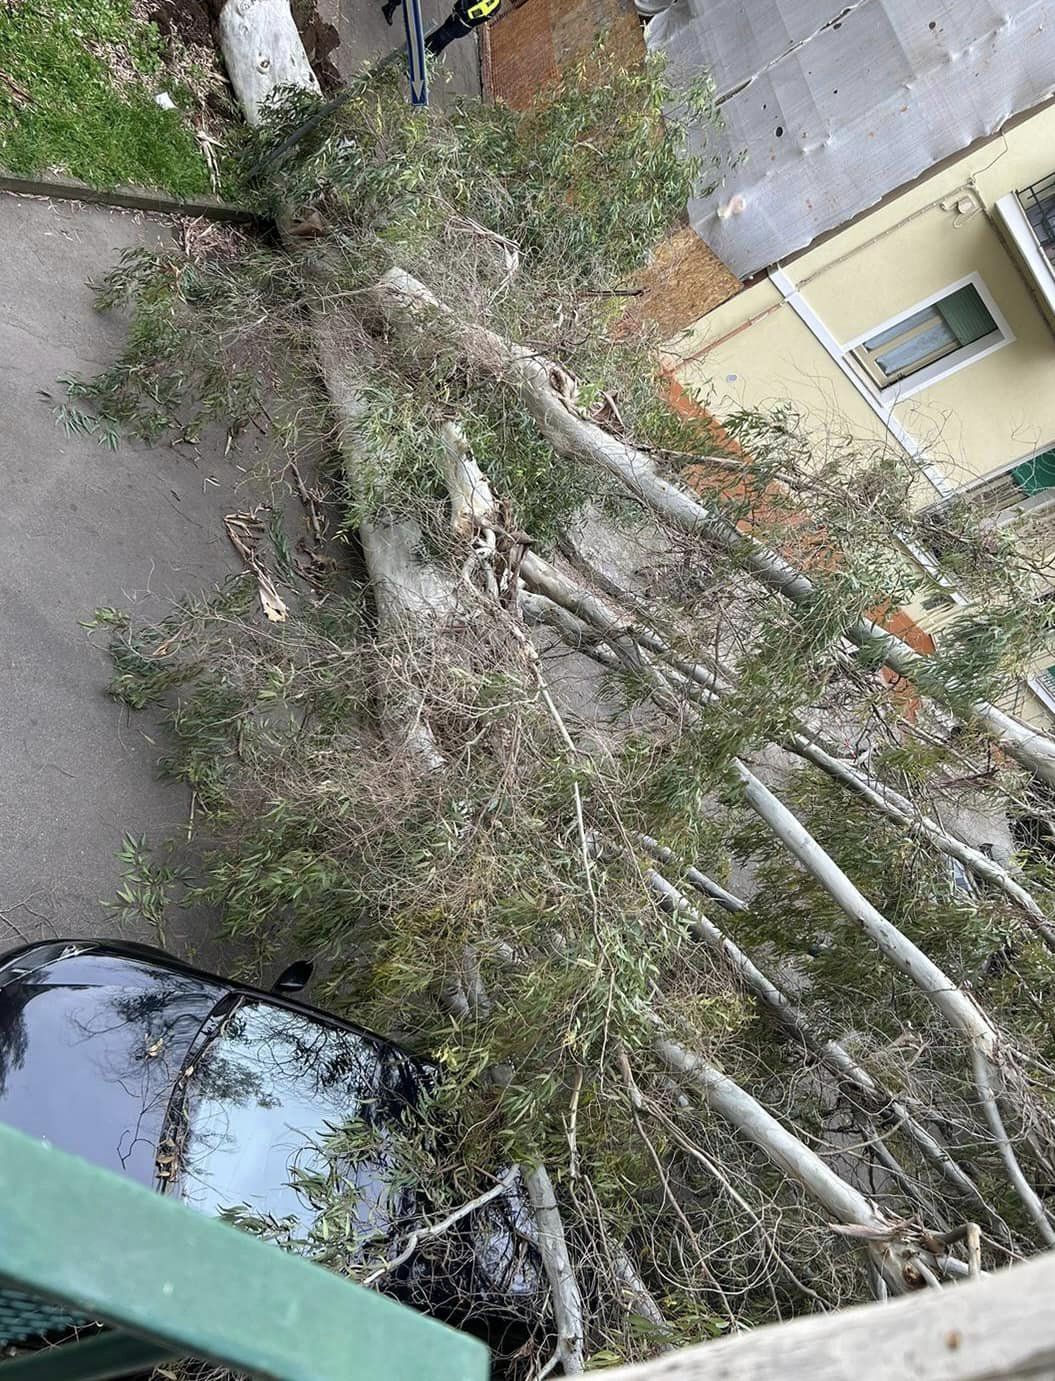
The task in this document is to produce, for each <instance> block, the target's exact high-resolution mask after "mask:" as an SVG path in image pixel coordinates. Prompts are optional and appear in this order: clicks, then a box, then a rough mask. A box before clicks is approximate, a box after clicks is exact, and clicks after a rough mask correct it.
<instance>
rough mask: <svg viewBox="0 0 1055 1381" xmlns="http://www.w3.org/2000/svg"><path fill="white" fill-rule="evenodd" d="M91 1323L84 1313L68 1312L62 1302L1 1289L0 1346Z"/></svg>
mask: <svg viewBox="0 0 1055 1381" xmlns="http://www.w3.org/2000/svg"><path fill="white" fill-rule="evenodd" d="M90 1322H91V1320H90V1319H86V1318H84V1317H83V1315H79V1314H71V1313H70V1311H69V1310H68V1309H64V1308H62V1306H61V1305H57V1304H48V1303H47V1302H46V1301H45V1300H42V1299H35V1298H34V1297H33V1296H32V1295H23V1294H21V1293H20V1292H19V1291H18V1290H6V1289H0V1347H9V1346H10V1345H11V1344H12V1343H25V1342H32V1341H36V1340H37V1339H39V1338H44V1337H47V1336H48V1335H49V1334H52V1333H58V1332H60V1331H62V1332H64V1331H66V1330H68V1329H73V1328H81V1327H84V1326H86V1325H87V1324H89V1323H90Z"/></svg>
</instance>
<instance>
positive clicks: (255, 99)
mask: <svg viewBox="0 0 1055 1381" xmlns="http://www.w3.org/2000/svg"><path fill="white" fill-rule="evenodd" d="M220 48H221V50H222V52H223V58H224V63H225V64H226V66H227V75H228V77H230V79H231V85H232V86H233V87H234V93H235V95H236V96H237V97H238V103H239V105H240V106H241V107H242V114H243V115H244V116H245V119H246V123H247V124H250V125H258V124H259V123H260V120H261V117H262V116H263V113H264V108H265V106H266V104H267V99H268V97H269V96H270V95H271V94H272V93H273V92H274V91H276V90H278V88H279V87H282V86H296V87H300V89H301V90H303V91H312V92H316V93H318V92H319V83H318V82H317V81H316V79H315V73H314V72H313V71H312V70H311V63H310V62H309V61H308V55H307V53H306V52H305V50H304V44H303V43H302V42H301V39H300V34H299V33H298V32H297V26H296V24H295V23H294V22H293V15H292V14H291V12H290V8H289V0H227V3H226V4H225V5H224V7H223V9H222V10H221V11H220Z"/></svg>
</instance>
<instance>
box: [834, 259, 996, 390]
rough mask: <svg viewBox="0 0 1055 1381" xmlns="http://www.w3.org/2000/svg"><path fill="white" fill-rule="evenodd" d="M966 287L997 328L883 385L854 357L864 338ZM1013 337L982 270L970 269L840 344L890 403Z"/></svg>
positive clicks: (870, 384)
mask: <svg viewBox="0 0 1055 1381" xmlns="http://www.w3.org/2000/svg"><path fill="white" fill-rule="evenodd" d="M966 287H972V288H974V290H975V291H976V292H977V294H978V296H979V297H980V298H981V299H982V302H983V304H984V306H985V309H986V311H987V312H988V313H989V315H990V316H991V317H992V318H993V320H994V321H995V322H996V330H995V331H990V332H989V334H988V335H987V336H982V338H981V339H980V340H976V341H973V342H972V343H971V344H970V345H962V346H961V347H960V348H959V350H954V351H952V353H951V354H948V355H943V356H942V357H941V359H940V360H935V361H934V362H933V363H932V364H928V365H924V366H923V368H922V369H918V370H916V372H915V373H913V374H909V375H908V376H907V377H906V378H904V379H899V380H898V381H897V382H896V383H893V384H887V385H885V386H883V385H881V384H877V383H876V381H875V380H874V379H873V378H872V376H871V375H870V374H869V373H868V371H867V369H865V368H864V367H863V366H862V365H861V364H860V362H859V361H858V360H857V359H856V357H855V356H854V353H853V352H854V351H855V350H857V349H858V348H859V347H860V346H862V345H864V344H865V342H866V341H870V340H872V339H873V337H875V336H878V335H881V334H882V333H883V332H884V331H889V330H890V328H891V327H892V326H897V325H899V324H900V323H901V322H902V321H907V320H908V319H909V317H911V316H915V314H916V313H917V312H922V311H924V310H925V309H926V308H927V307H933V306H934V304H935V302H941V300H942V299H943V298H946V297H950V296H951V295H952V294H953V293H955V292H959V291H960V289H961V288H966ZM1014 339H1015V333H1014V332H1013V331H1012V330H1011V327H1010V326H1009V325H1008V324H1007V318H1006V317H1005V316H1004V314H1003V312H1002V311H1001V310H1000V308H999V307H998V306H997V305H996V302H995V301H994V300H993V295H992V293H991V292H990V291H989V289H988V288H987V287H986V286H985V284H984V283H983V282H982V276H981V274H979V273H969V274H968V275H967V277H966V278H960V279H958V280H957V281H956V282H955V283H949V284H948V285H947V286H946V287H944V288H942V289H941V290H940V291H939V292H936V293H931V295H930V296H929V297H925V298H923V299H922V301H920V302H916V303H913V305H912V306H911V307H906V308H905V310H904V311H901V312H898V313H897V315H896V316H892V317H889V318H888V319H887V320H886V321H882V322H880V323H879V325H878V326H870V327H869V328H868V330H867V331H863V332H862V333H861V335H859V336H855V337H854V339H853V340H850V341H847V342H846V343H845V344H844V345H842V346H841V347H840V348H841V350H842V352H843V354H844V356H845V357H846V359H847V361H848V362H849V364H850V365H851V367H852V368H853V369H854V370H855V372H856V373H857V374H859V375H860V377H861V379H862V380H863V381H864V383H865V384H866V385H867V386H868V388H869V389H871V391H872V392H873V393H874V394H875V396H876V397H877V398H878V399H879V401H880V402H881V403H883V404H885V405H886V406H888V407H889V406H892V405H893V404H894V403H900V402H902V401H903V400H904V399H906V398H911V397H912V396H913V394H916V393H920V392H922V390H923V389H925V388H930V387H931V385H932V384H936V383H938V382H939V381H940V380H941V379H947V378H948V377H949V375H950V374H955V373H957V372H958V371H959V370H961V369H963V368H965V367H966V366H967V365H969V364H974V362H975V361H976V360H982V359H985V357H986V355H991V354H992V353H993V351H994V350H1000V349H1002V348H1003V347H1004V346H1005V345H1010V344H1011V343H1012V342H1013V341H1014Z"/></svg>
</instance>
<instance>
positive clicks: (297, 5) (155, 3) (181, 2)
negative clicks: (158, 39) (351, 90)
mask: <svg viewBox="0 0 1055 1381" xmlns="http://www.w3.org/2000/svg"><path fill="white" fill-rule="evenodd" d="M147 3H148V6H149V9H150V11H151V13H150V18H151V19H153V20H154V23H155V24H157V26H158V28H159V29H160V30H161V32H162V33H163V34H165V35H175V36H176V37H177V38H180V39H182V41H183V42H184V43H185V44H187V46H188V47H194V46H195V45H197V46H202V45H209V46H215V43H216V24H217V22H218V20H219V18H220V11H221V10H222V9H223V5H224V0H147ZM290 9H291V10H292V12H293V20H294V22H295V24H296V26H297V30H298V32H299V33H300V37H301V41H302V42H303V44H304V50H305V52H306V53H307V55H308V61H309V62H310V63H311V65H312V67H313V68H314V70H315V75H316V76H317V77H318V79H319V83H320V85H321V86H322V89H323V90H324V91H329V90H332V89H334V88H336V87H338V86H340V85H341V78H340V74H339V72H338V71H337V68H336V67H335V66H334V64H333V61H332V59H331V56H330V55H331V54H332V53H333V52H334V50H335V49H336V48H337V47H338V45H339V44H340V38H339V37H338V35H337V30H336V29H335V28H334V26H333V25H332V24H328V23H326V21H325V20H324V19H321V18H320V17H319V14H318V11H317V9H316V7H315V0H291V4H290Z"/></svg>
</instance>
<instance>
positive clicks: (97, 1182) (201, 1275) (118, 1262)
mask: <svg viewBox="0 0 1055 1381" xmlns="http://www.w3.org/2000/svg"><path fill="white" fill-rule="evenodd" d="M100 1325H105V1327H100ZM56 1330H59V1331H66V1332H68V1333H69V1335H70V1341H65V1342H63V1343H62V1344H61V1345H59V1346H48V1347H44V1348H38V1350H35V1351H33V1350H27V1347H26V1345H25V1341H24V1340H25V1338H26V1335H27V1333H29V1334H33V1333H38V1334H39V1333H42V1332H43V1333H47V1334H48V1336H49V1337H50V1338H54V1337H55V1336H56ZM0 1346H2V1349H3V1352H4V1353H5V1356H4V1357H3V1358H0V1378H2V1379H3V1381H22V1378H23V1377H24V1378H26V1381H67V1378H76V1379H77V1381H91V1378H95V1377H99V1378H104V1377H119V1376H129V1375H131V1374H133V1373H135V1372H144V1371H147V1372H149V1370H150V1369H151V1368H152V1367H153V1366H155V1365H157V1364H159V1363H161V1362H163V1361H165V1360H167V1359H172V1358H177V1357H193V1358H200V1359H202V1360H204V1361H208V1362H212V1363H215V1364H217V1365H219V1366H225V1367H228V1368H230V1369H231V1370H232V1371H237V1372H243V1373H248V1374H249V1375H251V1376H258V1377H268V1378H273V1381H366V1378H371V1381H379V1378H384V1381H487V1377H488V1374H489V1360H488V1354H487V1349H486V1348H485V1347H484V1346H483V1344H482V1343H480V1342H478V1341H477V1340H476V1339H475V1338H470V1337H468V1336H467V1335H466V1334H464V1333H459V1332H457V1331H456V1330H454V1329H452V1328H447V1327H446V1326H445V1325H443V1324H440V1323H437V1322H436V1321H435V1320H434V1319H428V1318H426V1317H424V1316H423V1315H421V1314H418V1313H415V1312H414V1311H413V1310H411V1309H407V1308H405V1307H404V1306H403V1305H400V1304H397V1303H395V1302H394V1301H392V1300H389V1299H385V1298H384V1297H382V1296H380V1295H377V1294H374V1293H373V1292H372V1291H370V1290H364V1289H363V1288H362V1287H361V1286H358V1285H354V1284H352V1283H351V1282H350V1281H348V1280H344V1279H342V1278H341V1277H340V1276H338V1275H335V1274H333V1273H332V1272H330V1271H325V1270H323V1269H322V1267H320V1266H316V1265H314V1264H313V1263H312V1262H310V1261H306V1260H304V1259H303V1258H301V1257H298V1256H295V1255H292V1254H290V1253H287V1252H283V1251H281V1250H279V1249H278V1248H277V1247H275V1246H273V1245H271V1244H270V1243H267V1242H262V1241H260V1240H258V1239H257V1238H254V1237H251V1236H249V1235H248V1234H246V1233H243V1232H239V1231H238V1230H237V1229H235V1228H233V1227H230V1226H229V1225H228V1224H226V1223H222V1222H219V1221H217V1220H215V1219H211V1218H206V1217H203V1216H201V1215H200V1214H197V1213H194V1212H192V1211H191V1210H190V1209H188V1208H185V1207H184V1206H183V1205H182V1204H180V1203H178V1202H176V1201H175V1200H169V1199H166V1198H164V1197H163V1196H162V1195H160V1194H153V1193H151V1192H150V1190H148V1189H145V1188H143V1187H142V1186H140V1185H138V1184H135V1183H133V1182H131V1181H129V1180H124V1179H121V1178H120V1177H119V1176H116V1175H113V1174H111V1173H110V1172H109V1171H106V1170H101V1169H99V1168H98V1167H96V1166H94V1165H89V1164H88V1163H87V1162H86V1161H83V1160H80V1159H78V1158H77V1157H75V1156H69V1155H66V1154H65V1153H64V1152H62V1151H57V1150H55V1149H54V1148H52V1147H49V1146H46V1145H44V1144H42V1143H40V1142H38V1141H34V1140H32V1139H31V1138H29V1137H26V1136H24V1135H23V1134H22V1133H21V1132H16V1131H14V1130H13V1129H12V1128H10V1127H7V1126H4V1125H3V1124H0Z"/></svg>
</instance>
